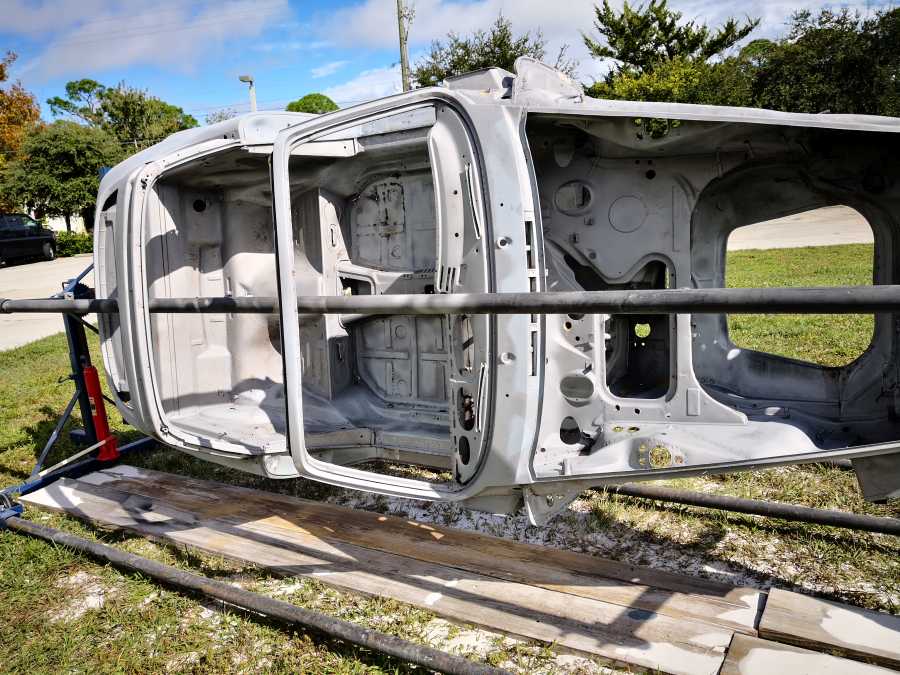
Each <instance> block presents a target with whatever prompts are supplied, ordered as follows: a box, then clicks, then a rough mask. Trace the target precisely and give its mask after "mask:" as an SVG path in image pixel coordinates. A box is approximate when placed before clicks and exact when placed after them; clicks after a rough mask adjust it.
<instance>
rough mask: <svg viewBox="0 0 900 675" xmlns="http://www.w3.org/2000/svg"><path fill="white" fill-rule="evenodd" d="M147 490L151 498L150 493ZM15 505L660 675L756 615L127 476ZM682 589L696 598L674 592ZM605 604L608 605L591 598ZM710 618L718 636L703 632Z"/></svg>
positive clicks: (728, 602)
mask: <svg viewBox="0 0 900 675" xmlns="http://www.w3.org/2000/svg"><path fill="white" fill-rule="evenodd" d="M117 472H118V473H117ZM157 489H158V495H159V496H158V495H156V494H150V493H153V492H154V491H156V490H157ZM235 490H237V492H236V491H235ZM257 499H258V500H260V504H261V505H260V504H258V503H255V500H257ZM22 501H23V502H25V503H26V504H27V505H29V506H34V507H38V508H42V509H48V510H54V511H62V512H65V513H68V514H70V515H74V516H76V517H78V518H81V519H84V520H88V521H90V522H93V523H95V524H99V525H103V526H108V527H114V528H122V529H127V530H130V531H133V532H137V533H140V534H142V535H144V536H147V537H150V538H153V539H156V540H160V541H165V542H169V543H174V544H177V545H181V546H187V547H191V548H195V549H198V550H201V551H204V552H207V553H212V554H216V555H221V556H224V557H228V558H232V559H237V560H241V561H246V562H252V563H254V564H257V565H260V566H262V567H264V568H267V569H269V570H271V571H273V572H276V573H279V574H284V575H298V576H310V577H314V578H316V579H318V580H320V581H322V582H324V583H327V584H330V585H333V586H335V587H338V588H341V589H345V590H349V591H353V592H358V593H364V594H371V595H379V596H384V597H391V598H395V599H397V600H401V601H403V602H408V603H410V604H413V605H416V606H419V607H423V608H427V609H429V610H431V611H433V612H434V613H436V614H439V615H442V616H444V617H447V618H449V619H452V620H455V621H459V622H464V623H472V624H476V625H480V626H483V627H485V628H488V629H491V630H495V631H500V632H504V633H508V634H512V635H517V636H521V637H526V638H531V639H537V640H544V641H547V642H555V643H556V645H557V646H558V647H559V648H561V649H563V650H565V651H574V652H578V653H583V654H588V655H595V656H600V657H603V658H607V659H611V660H614V661H619V662H624V663H629V664H634V665H637V666H641V667H644V668H649V669H652V670H657V669H658V670H660V671H661V672H668V673H715V672H717V671H718V669H719V667H720V666H721V664H722V661H723V659H724V655H725V650H726V649H727V646H728V644H729V643H730V642H731V638H732V636H733V635H734V627H733V624H738V625H740V626H742V630H752V616H753V615H754V614H755V612H756V603H757V602H758V595H756V594H755V592H754V591H752V590H750V589H742V590H740V591H738V592H735V590H734V589H731V588H728V587H724V586H720V585H716V584H708V583H707V582H704V581H701V580H694V579H689V578H685V579H680V578H678V577H677V576H676V575H662V576H661V577H660V579H661V581H662V582H663V583H667V584H668V585H674V586H678V587H679V588H680V589H681V590H678V591H669V590H665V589H660V588H656V587H653V586H651V585H650V584H649V583H648V582H649V581H650V580H651V579H652V578H653V577H654V573H652V572H651V571H647V570H641V569H636V568H628V567H627V566H622V567H623V569H618V570H616V569H613V567H612V566H614V565H615V563H612V562H611V561H602V560H597V561H596V564H598V565H599V569H600V570H602V571H603V572H604V573H605V574H607V575H609V576H601V575H600V574H597V573H591V571H590V570H591V566H592V565H594V564H595V562H594V559H593V558H591V557H590V556H584V555H580V554H571V555H564V556H561V557H560V558H559V559H556V558H555V556H554V555H546V556H544V558H546V559H542V556H541V555H540V554H541V553H544V554H552V553H564V552H552V551H549V550H548V549H544V548H541V547H534V546H526V545H521V544H517V543H516V542H511V541H506V540H502V539H496V538H494V537H486V536H483V535H478V534H473V533H466V532H460V531H455V530H453V529H452V528H441V527H433V526H431V525H424V524H421V523H413V522H410V521H406V520H404V519H402V518H395V517H391V516H384V515H380V514H377V513H368V512H360V511H356V510H352V509H346V508H343V507H337V506H333V505H327V504H317V503H312V502H307V501H304V500H299V499H294V498H290V497H283V496H280V495H272V494H270V493H262V492H257V491H253V490H246V489H240V488H229V487H228V486H224V485H221V484H218V483H211V482H208V481H193V480H189V479H185V478H181V477H172V476H166V475H165V474H159V473H158V472H148V471H143V470H140V471H138V470H135V469H132V468H128V467H119V468H117V469H114V470H107V471H104V472H101V473H97V474H91V475H90V476H87V477H85V478H84V479H81V480H69V479H64V480H60V481H57V482H56V483H54V484H53V485H51V486H49V487H47V488H45V489H43V490H40V491H38V492H35V493H32V494H31V495H27V496H26V497H24V498H23V500H22ZM311 505H315V506H316V507H320V508H318V510H314V509H312V508H311ZM366 533H368V535H369V537H363V536H362V535H363V534H366ZM397 533H405V534H404V536H398V535H397ZM325 535H328V536H327V537H326V536H325ZM372 541H374V542H377V543H376V544H372V543H371V542H372ZM362 544H365V545H362ZM376 546H377V547H381V548H377V547H376ZM506 548H509V549H510V551H512V552H513V553H510V551H506V550H504V549H506ZM582 558H584V560H582ZM472 561H475V562H472ZM531 561H534V564H535V565H536V568H535V570H531V569H530V564H531ZM539 562H540V563H541V564H540V565H537V563H539ZM491 563H493V566H492V564H491ZM479 566H483V567H480V568H479ZM498 566H499V568H501V570H502V571H501V572H496V568H497V567H498ZM470 568H475V569H470ZM557 573H558V574H557ZM509 577H514V578H509ZM616 577H622V578H616ZM623 578H634V579H637V580H638V582H639V583H633V582H630V581H625V580H623ZM529 579H531V580H536V581H540V582H541V583H542V584H543V585H534V584H532V583H529V582H528V581H527V580H529ZM691 587H696V588H698V589H700V590H701V592H700V593H699V594H698V595H697V596H694V595H693V594H691V593H688V592H686V590H687V589H689V588H691ZM569 591H572V592H569ZM605 594H608V597H609V598H611V599H612V600H610V599H602V598H603V597H604V595H605ZM595 596H596V597H595ZM634 603H638V604H640V605H642V606H635V604H634ZM695 603H696V604H695ZM751 605H752V606H751ZM704 612H705V613H706V616H705V620H704V619H703V618H701V617H702V616H703V613H704ZM713 612H714V613H713ZM717 614H718V615H721V616H722V622H723V623H724V624H727V625H723V624H721V623H717V622H716V620H715V616H716V615H717ZM747 617H751V618H749V619H748V618H747ZM744 621H747V622H749V625H750V626H751V628H747V626H746V625H744V624H743V623H742V622H744Z"/></svg>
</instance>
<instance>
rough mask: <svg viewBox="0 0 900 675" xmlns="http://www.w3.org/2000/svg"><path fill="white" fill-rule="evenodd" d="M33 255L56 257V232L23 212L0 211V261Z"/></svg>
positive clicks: (48, 258) (45, 257) (45, 258)
mask: <svg viewBox="0 0 900 675" xmlns="http://www.w3.org/2000/svg"><path fill="white" fill-rule="evenodd" d="M34 256H37V257H41V258H43V259H44V260H53V259H54V258H55V257H56V233H54V232H53V230H48V229H47V228H45V227H41V226H40V224H39V223H38V222H37V221H35V220H34V218H32V217H30V216H26V215H25V214H23V213H0V262H3V261H4V260H12V259H13V258H30V257H34Z"/></svg>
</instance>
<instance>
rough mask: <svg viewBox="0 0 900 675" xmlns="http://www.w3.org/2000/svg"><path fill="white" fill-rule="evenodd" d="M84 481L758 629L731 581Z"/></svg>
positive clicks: (293, 508)
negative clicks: (721, 582) (723, 582)
mask: <svg viewBox="0 0 900 675" xmlns="http://www.w3.org/2000/svg"><path fill="white" fill-rule="evenodd" d="M82 480H83V481H89V482H92V483H96V484H104V485H110V486H112V487H114V488H115V489H119V490H123V491H125V492H130V493H134V494H142V495H145V496H148V497H158V498H160V499H162V500H164V501H165V502H166V503H167V504H169V505H172V506H178V507H180V508H184V509H187V510H190V511H193V512H196V513H198V514H200V515H201V516H202V517H216V518H219V519H222V520H226V521H228V522H231V523H233V524H235V525H237V526H252V525H253V524H254V523H261V524H265V525H267V526H270V527H280V528H284V529H287V530H297V529H300V530H302V531H304V532H307V533H310V534H314V535H316V536H318V537H320V538H323V539H325V540H327V541H331V542H346V543H351V544H355V545H357V546H364V547H367V548H374V549H377V550H381V551H387V552H390V553H394V554H399V555H405V556H409V557H413V558H416V559H418V560H424V561H427V562H433V563H438V564H441V565H447V566H451V567H455V568H457V569H462V570H466V571H470V572H474V573H478V574H484V575H489V576H494V577H497V578H500V579H506V580H509V581H516V582H519V583H524V584H529V585H533V586H538V587H541V588H546V589H548V590H555V591H559V592H562V593H569V594H571V595H577V596H579V597H585V598H591V599H595V600H601V601H604V602H611V603H614V604H620V605H622V606H627V607H634V608H638V609H644V610H648V611H652V612H656V613H659V614H665V615H667V616H672V617H677V618H687V619H699V620H701V621H703V622H707V623H714V624H717V625H721V626H727V627H730V628H733V629H734V630H738V631H741V632H744V633H747V634H750V635H755V634H756V629H755V626H756V622H757V619H758V613H759V608H760V606H761V604H762V603H761V593H760V591H758V590H756V589H751V588H735V587H733V586H727V585H725V584H719V583H716V582H712V581H707V580H703V579H695V578H692V577H686V576H682V575H675V574H669V573H665V572H658V571H655V570H649V569H646V568H640V567H635V566H632V565H625V564H622V563H619V562H616V561H611V560H604V559H602V558H596V557H594V556H590V555H585V554H581V553H575V552H572V551H561V550H557V549H549V548H546V547H542V546H534V545H530V544H522V543H519V542H514V541H510V540H508V539H501V538H499V537H492V536H488V535H483V534H479V533H476V532H467V531H464V530H458V529H454V528H449V527H440V526H436V525H430V524H424V523H418V522H415V521H412V520H409V519H404V518H398V517H395V516H385V515H381V514H377V513H371V512H367V511H360V510H355V509H347V508H345V507H341V506H335V505H332V504H323V503H320V502H313V501H309V500H303V499H299V498H296V497H289V496H286V495H278V494H272V493H268V492H261V491H259V490H250V489H247V488H241V487H236V486H227V485H221V484H219V483H214V482H211V481H203V480H198V479H188V478H184V477H181V476H174V475H172V474H165V473H161V472H158V471H149V470H145V469H138V468H136V467H130V466H124V465H123V466H118V467H113V468H111V469H108V470H105V471H103V472H98V473H96V474H92V475H90V476H86V477H84V478H83V479H82Z"/></svg>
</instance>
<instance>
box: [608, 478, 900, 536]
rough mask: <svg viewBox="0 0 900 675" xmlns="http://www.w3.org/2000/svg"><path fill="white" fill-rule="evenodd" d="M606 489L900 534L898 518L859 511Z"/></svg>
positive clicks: (650, 489)
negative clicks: (871, 514)
mask: <svg viewBox="0 0 900 675" xmlns="http://www.w3.org/2000/svg"><path fill="white" fill-rule="evenodd" d="M609 489H610V491H615V492H618V493H619V494H622V495H627V496H629V497H641V498H643V499H656V500H659V501H663V502H673V503H675V504H687V505H689V506H703V507H707V508H711V509H721V510H723V511H736V512H738V513H749V514H752V515H756V516H768V517H770V518H782V519H783V520H796V521H800V522H803V523H814V524H816V525H829V526H831V527H842V528H846V529H849V530H865V531H866V532H879V533H881V534H892V535H894V536H900V519H898V518H880V517H878V516H864V515H860V514H858V513H848V512H846V511H834V510H832V509H812V508H809V507H808V506H795V505H793V504H781V503H779V502H767V501H761V500H758V499H743V498H742V497H729V496H726V495H709V494H705V493H703V492H691V491H688V490H674V489H672V488H664V487H656V486H651V485H636V484H634V483H625V484H624V485H617V486H612V487H610V488H609Z"/></svg>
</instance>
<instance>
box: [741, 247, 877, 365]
mask: <svg viewBox="0 0 900 675" xmlns="http://www.w3.org/2000/svg"><path fill="white" fill-rule="evenodd" d="M872 255H873V246H872V245H871V244H850V245H844V246H815V247H809V248H786V249H772V250H764V251H734V252H732V253H729V254H728V262H727V266H726V278H727V283H728V286H729V287H732V288H767V287H776V286H795V287H802V286H864V285H871V284H872ZM873 327H874V321H873V318H872V316H871V315H859V314H831V315H828V314H805V315H804V314H734V315H731V316H729V318H728V331H729V334H730V335H731V340H732V342H734V344H735V345H737V346H738V347H743V348H745V349H755V350H757V351H762V352H768V353H770V354H778V355H780V356H787V357H790V358H793V359H800V360H801V361H810V362H812V363H817V364H819V365H823V366H843V365H846V364H848V363H851V362H852V361H854V360H855V359H856V358H857V357H859V356H860V354H862V353H863V352H864V351H865V350H866V348H867V347H868V346H869V343H870V342H871V341H872V330H873Z"/></svg>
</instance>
